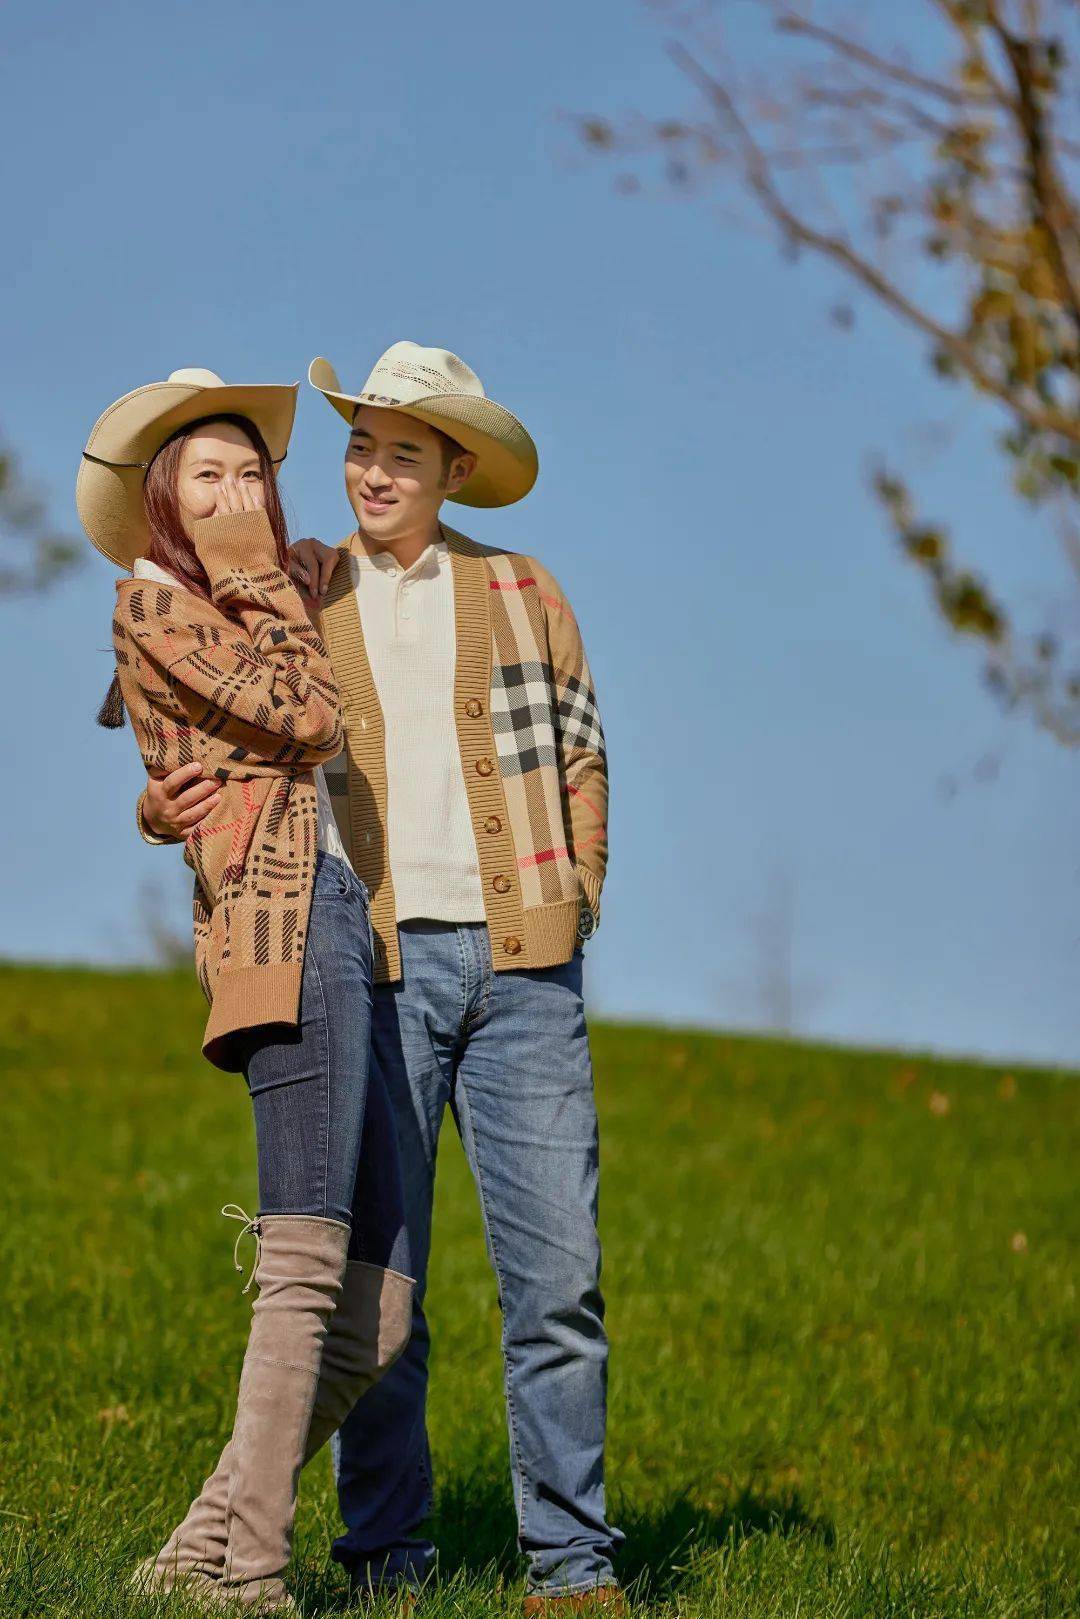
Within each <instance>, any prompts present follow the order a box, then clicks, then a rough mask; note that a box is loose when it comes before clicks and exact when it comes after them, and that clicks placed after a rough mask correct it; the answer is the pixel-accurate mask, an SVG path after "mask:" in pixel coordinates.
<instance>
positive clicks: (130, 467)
mask: <svg viewBox="0 0 1080 1619" xmlns="http://www.w3.org/2000/svg"><path fill="white" fill-rule="evenodd" d="M299 387H300V384H299V383H298V382H294V383H292V384H262V383H256V384H245V385H242V386H241V385H237V386H235V387H230V386H229V384H228V383H225V382H222V380H221V378H220V377H218V376H215V375H214V373H213V371H201V370H197V369H195V370H186V371H174V372H173V374H172V376H171V377H170V378H169V380H168V382H148V383H147V384H146V386H145V387H144V388H136V389H135V391H134V393H129V394H125V395H124V397H123V398H122V399H118V400H117V401H116V403H115V405H110V406H109V408H108V410H106V411H103V412H102V414H101V415H100V416H99V417H98V419H97V421H96V423H95V424H94V429H93V432H92V433H91V434H90V437H89V439H88V440H87V444H86V449H85V450H84V451H83V458H82V465H81V466H80V468H79V479H78V483H77V484H76V486H75V504H76V505H77V506H78V508H79V516H80V518H81V519H82V525H83V528H85V530H86V532H87V534H88V535H89V536H90V538H91V539H92V540H93V542H94V544H95V545H96V546H97V548H98V550H99V551H103V552H104V553H105V555H106V556H107V557H108V558H109V561H110V562H116V563H118V564H119V565H120V567H122V568H130V567H131V565H132V563H133V562H134V561H135V559H136V557H140V556H141V555H142V553H143V552H144V551H145V550H146V547H147V545H148V544H149V543H150V536H149V534H148V532H147V528H146V515H145V513H144V511H143V483H144V481H145V478H146V469H147V467H148V466H149V465H150V463H151V461H152V460H153V459H154V456H155V455H156V454H157V452H158V451H159V450H160V449H161V446H162V445H163V444H164V442H165V440H166V439H167V438H168V437H169V435H170V434H171V433H175V431H176V429H177V428H178V427H186V426H187V425H188V423H189V422H197V421H202V420H204V419H205V418H207V417H211V418H213V417H216V416H246V417H247V418H248V420H249V421H252V422H254V424H255V426H256V427H257V428H258V429H259V432H260V433H261V434H262V436H263V438H264V439H265V440H266V446H267V448H268V450H269V451H270V454H271V457H272V458H273V460H274V461H275V462H280V461H284V459H285V452H286V450H287V449H288V447H289V435H290V433H291V432H292V424H293V417H294V415H295V414H296V394H297V390H298V388H299Z"/></svg>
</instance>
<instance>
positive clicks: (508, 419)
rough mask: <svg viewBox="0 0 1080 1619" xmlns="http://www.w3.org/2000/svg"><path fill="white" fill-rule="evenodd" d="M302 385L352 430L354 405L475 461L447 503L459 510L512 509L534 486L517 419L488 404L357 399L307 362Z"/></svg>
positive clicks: (533, 461) (532, 449)
mask: <svg viewBox="0 0 1080 1619" xmlns="http://www.w3.org/2000/svg"><path fill="white" fill-rule="evenodd" d="M308 381H309V382H310V383H311V385H312V387H313V388H316V389H317V390H318V392H319V393H321V394H322V396H323V398H324V399H326V400H327V401H328V402H329V403H330V404H331V405H332V406H333V408H334V409H335V410H336V411H337V412H338V414H339V415H340V416H343V417H344V418H345V420H346V421H347V422H348V423H349V425H350V426H352V421H353V417H354V416H355V414H356V407H357V405H368V406H370V407H371V409H372V410H396V411H399V412H400V413H401V415H403V416H412V417H414V418H415V419H416V420H417V421H420V422H426V423H427V425H428V426H429V427H435V428H438V430H439V431H440V432H441V433H447V434H448V435H449V436H450V437H451V438H452V439H455V440H456V441H457V443H458V444H460V445H461V447H462V449H463V450H469V451H470V452H471V453H472V454H473V455H475V456H476V471H475V472H474V473H473V474H472V476H471V477H470V478H468V479H467V480H466V481H465V483H463V484H462V486H461V488H460V489H458V490H457V491H456V492H455V493H454V494H452V495H449V496H448V497H447V498H448V499H449V500H453V501H456V502H457V503H458V504H459V505H461V506H512V505H513V504H514V503H515V501H518V500H523V499H524V498H525V496H526V495H527V494H528V493H529V490H530V489H531V488H532V487H533V485H534V484H535V482H536V477H537V473H538V471H539V459H538V457H537V453H536V445H535V444H534V443H533V440H532V438H531V436H530V435H529V433H528V431H527V429H526V428H524V427H523V426H522V424H521V423H520V422H519V421H518V419H517V417H516V416H514V415H513V414H512V413H511V412H510V411H508V410H507V409H506V408H505V407H504V406H503V405H497V404H496V403H495V401H494V400H493V399H480V398H476V397H474V396H473V395H471V394H425V395H424V397H423V398H422V399H419V400H417V401H416V402H415V403H413V404H401V403H393V402H391V401H387V402H386V403H380V402H379V401H378V400H373V399H368V398H361V397H360V396H359V395H357V394H348V393H345V392H343V391H342V389H341V385H340V383H339V382H338V377H337V372H336V371H335V370H334V368H333V366H332V365H331V364H330V362H329V361H328V360H321V359H319V360H312V362H311V365H310V367H309V368H308Z"/></svg>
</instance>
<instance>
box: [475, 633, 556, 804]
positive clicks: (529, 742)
mask: <svg viewBox="0 0 1080 1619" xmlns="http://www.w3.org/2000/svg"><path fill="white" fill-rule="evenodd" d="M554 702H555V691H554V688H553V686H552V684H551V667H550V665H549V664H546V663H540V662H530V663H500V661H499V660H498V659H497V658H496V659H494V660H493V662H492V666H491V727H492V730H493V731H494V732H495V746H496V748H497V749H498V753H499V766H500V768H501V770H502V773H503V775H504V776H523V775H525V773H526V772H527V771H529V770H538V769H539V768H540V766H541V765H550V766H551V767H552V768H553V769H554V768H555V767H557V765H558V752H557V750H556V746H555V725H554V721H553V719H552V709H553V704H554Z"/></svg>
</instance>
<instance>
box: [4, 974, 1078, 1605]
mask: <svg viewBox="0 0 1080 1619" xmlns="http://www.w3.org/2000/svg"><path fill="white" fill-rule="evenodd" d="M199 1019H200V1002H199V996H198V992H197V990H196V989H195V988H194V986H193V984H192V983H191V982H189V980H188V978H187V976H186V975H184V976H182V977H179V978H177V977H172V976H168V975H156V974H145V975H142V974H99V973H92V972H83V971H48V970H44V969H33V968H19V967H7V968H0V1030H2V1031H3V1032H2V1034H0V1066H2V1067H3V1069H4V1077H3V1097H4V1102H3V1115H2V1130H3V1134H2V1146H0V1153H2V1174H0V1195H2V1197H3V1208H2V1209H0V1216H2V1218H0V1306H2V1311H3V1318H2V1319H3V1325H2V1329H0V1390H2V1396H3V1398H2V1407H3V1414H2V1427H0V1458H2V1461H0V1470H2V1471H0V1491H2V1493H0V1509H2V1511H0V1616H4V1619H6V1616H8V1615H39V1614H50V1615H52V1614H56V1615H71V1616H73V1619H74V1616H79V1619H83V1616H89V1619H96V1616H99V1615H101V1616H103V1615H122V1614H129V1613H130V1614H134V1613H144V1612H147V1611H148V1610H149V1609H154V1610H155V1611H160V1612H162V1613H166V1612H168V1613H169V1614H173V1615H176V1616H178V1619H179V1616H181V1615H184V1614H186V1613H188V1612H189V1611H191V1612H193V1611H195V1610H194V1609H191V1608H190V1606H189V1604H188V1603H187V1602H186V1601H185V1600H182V1599H174V1600H173V1601H171V1602H168V1603H157V1604H154V1603H151V1604H143V1603H139V1602H138V1601H136V1600H135V1599H133V1598H130V1597H128V1596H127V1595H126V1593H125V1591H124V1585H123V1582H124V1577H125V1574H126V1571H127V1570H128V1569H129V1567H130V1565H131V1564H132V1562H133V1561H134V1559H135V1558H136V1557H137V1556H139V1555H142V1554H144V1553H146V1552H148V1551H150V1550H151V1549H154V1548H156V1547H157V1545H158V1543H159V1542H160V1541H161V1540H162V1538H163V1537H164V1535H165V1533H166V1531H167V1530H168V1529H169V1528H170V1527H171V1526H172V1524H173V1522H174V1520H175V1519H176V1518H177V1517H178V1516H179V1514H180V1513H181V1512H182V1511H183V1510H184V1508H185V1507H186V1505H187V1502H188V1500H189V1497H190V1495H191V1493H192V1492H193V1491H194V1490H195V1489H196V1488H197V1486H198V1484H199V1483H200V1481H201V1480H202V1478H203V1476H204V1473H205V1471H206V1469H207V1468H208V1467H209V1465H210V1463H211V1462H212V1460H213V1459H214V1457H215V1456H216V1454H217V1449H218V1445H219V1443H220V1441H221V1439H222V1437H223V1435H224V1434H225V1432H226V1430H227V1426H228V1423H229V1421H230V1416H231V1402H232V1399H233V1396H234V1392H235V1385H236V1376H237V1370H238V1365H239V1359H240V1356H241V1353H242V1348H243V1342H244V1336H245V1325H246V1317H247V1313H248V1308H249V1306H248V1303H247V1301H245V1300H244V1299H242V1298H241V1296H240V1291H239V1287H240V1283H239V1279H238V1278H237V1277H236V1275H235V1273H234V1272H233V1270H232V1266H231V1257H230V1256H231V1245H232V1240H233V1228H231V1227H228V1226H227V1225H226V1222H225V1221H223V1220H221V1219H220V1218H219V1216H218V1212H217V1211H218V1209H219V1208H220V1206H221V1204H222V1203H225V1202H227V1201H230V1200H236V1201H238V1202H240V1203H243V1204H244V1205H245V1206H246V1207H249V1208H250V1207H254V1196H255V1194H254V1165H253V1149H252V1141H251V1132H250V1125H249V1117H248V1104H247V1101H246V1098H245V1095H244V1091H243V1083H242V1081H241V1080H239V1079H235V1078H233V1077H232V1076H223V1075H221V1074H218V1073H216V1072H215V1071H213V1070H211V1069H210V1068H209V1067H207V1066H206V1065H205V1064H204V1063H203V1062H202V1059H201V1058H199V1057H198V1056H197V1054H196V1055H193V1047H194V1046H195V1043H196V1042H195V1036H196V1031H197V1029H198V1027H199ZM593 1046H594V1055H595V1061H596V1069H597V1087H598V1095H599V1104H600V1112H601V1122H602V1153H603V1166H604V1181H603V1202H602V1226H603V1236H604V1244H605V1286H606V1292H607V1298H608V1307H609V1326H610V1330H611V1335H612V1340H613V1356H612V1378H611V1436H610V1449H609V1489H610V1500H611V1508H612V1515H613V1517H614V1519H615V1521H616V1522H618V1523H619V1524H620V1525H621V1527H622V1528H623V1529H624V1530H625V1531H626V1533H627V1544H626V1548H625V1553H624V1556H623V1561H622V1573H623V1576H624V1578H625V1579H626V1580H628V1581H631V1582H633V1591H634V1593H635V1596H636V1599H637V1601H638V1602H639V1603H640V1604H641V1606H642V1607H643V1608H644V1607H649V1608H652V1609H656V1610H657V1611H663V1612H665V1613H667V1614H670V1615H672V1616H674V1615H675V1614H679V1615H687V1616H696V1615H698V1614H701V1615H705V1614H716V1615H733V1616H734V1615H740V1616H741V1615H746V1616H754V1619H758V1616H765V1615H777V1616H779V1615H785V1616H787V1615H790V1616H794V1615H799V1616H810V1615H836V1616H841V1615H843V1616H848V1615H850V1616H852V1619H857V1616H864V1615H865V1616H868V1619H869V1616H873V1619H880V1616H894V1615H895V1616H897V1619H899V1616H901V1615H903V1616H908V1615H923V1614H926V1615H930V1614H934V1615H937V1614H941V1615H949V1616H952V1615H957V1616H959V1615H965V1616H969V1615H971V1616H975V1615H1001V1616H1005V1615H1009V1616H1014V1615H1015V1616H1028V1615H1032V1616H1034V1615H1056V1614H1066V1613H1073V1612H1075V1611H1076V1605H1077V1555H1076V1554H1077V1525H1076V1518H1075V1510H1076V1504H1077V1501H1078V1500H1080V1491H1078V1488H1077V1483H1078V1481H1077V1471H1078V1468H1077V1453H1078V1448H1080V1447H1078V1443H1077V1441H1078V1434H1077V1422H1076V1418H1077V1405H1078V1402H1077V1392H1078V1391H1077V1371H1076V1368H1077V1354H1076V1350H1077V1343H1076V1324H1077V1314H1076V1273H1075V1269H1074V1264H1075V1258H1076V1252H1077V1247H1076V1235H1077V1231H1076V1228H1077V1208H1076V1206H1077V1199H1076V1180H1075V1176H1076V1165H1077V1163H1078V1161H1080V1154H1078V1151H1077V1147H1078V1141H1077V1137H1078V1134H1080V1131H1078V1123H1080V1107H1078V1102H1080V1090H1078V1088H1077V1077H1076V1076H1075V1075H1071V1074H1066V1073H1049V1072H1035V1071H1030V1070H1022V1071H1021V1070H1013V1072H1012V1074H1011V1075H1010V1074H1009V1073H1008V1072H1007V1071H1006V1070H1005V1069H1003V1068H990V1067H983V1066H977V1065H974V1064H962V1063H956V1062H947V1061H937V1060H934V1061H932V1060H929V1059H921V1058H919V1059H915V1058H911V1057H897V1056H891V1055H889V1054H886V1053H874V1054H869V1053H859V1052H850V1051H841V1050H836V1049H826V1048H821V1047H818V1048H814V1047H804V1046H799V1045H795V1044H783V1043H779V1042H770V1041H764V1040H753V1039H746V1038H726V1037H723V1036H712V1035H705V1034H690V1033H683V1032H678V1031H671V1030H658V1029H650V1028H638V1029H631V1028H625V1027H623V1028H616V1027H605V1026H600V1027H598V1028H597V1029H596V1030H595V1031H594V1038H593ZM430 1311H431V1316H432V1318H433V1328H434V1337H435V1350H434V1364H433V1386H432V1412H431V1420H432V1436H433V1444H434V1449H435V1455H436V1464H437V1469H438V1478H439V1491H438V1507H437V1517H436V1520H435V1524H434V1528H435V1534H436V1537H437V1540H438V1542H439V1545H440V1548H441V1558H442V1563H441V1583H440V1585H439V1587H438V1588H437V1589H436V1590H434V1591H433V1592H431V1593H430V1594H429V1595H428V1596H427V1597H426V1598H425V1599H424V1602H423V1604H422V1607H421V1610H420V1612H421V1615H423V1616H426V1615H428V1614H431V1615H443V1614H445V1615H450V1614H451V1613H453V1614H470V1615H471V1614H477V1615H480V1614H496V1613H507V1612H511V1611H513V1609H514V1608H515V1606H516V1604H517V1601H518V1599H519V1597H520V1592H521V1583H520V1582H521V1569H520V1565H519V1562H518V1559H517V1556H516V1552H515V1549H514V1545H513V1519H512V1514H511V1510H510V1506H509V1484H508V1478H507V1468H506V1440H505V1429H504V1423H503V1411H502V1392H501V1390H502V1383H501V1371H500V1365H499V1357H498V1337H499V1328H498V1316H497V1308H496V1300H495V1291H494V1287H493V1284H492V1280H491V1277H490V1275H489V1273H488V1269H487V1264H486V1259H485V1256H484V1251H483V1243H482V1239H481V1232H480V1222H479V1217H478V1213H477V1208H476V1203H475V1198H474V1196H473V1193H472V1188H471V1184H470V1182H469V1180H468V1176H467V1172H466V1170H465V1167H464V1164H463V1160H462V1157H461V1153H460V1149H459V1148H458V1145H457V1142H456V1140H455V1138H454V1136H453V1130H452V1127H450V1126H449V1125H448V1129H447V1134H446V1135H445V1137H444V1152H443V1161H442V1164H441V1170H440V1181H439V1201H438V1211H437V1217H436V1241H435V1253H434V1258H433V1274H432V1284H431V1292H430ZM336 1522H337V1515H336V1506H335V1501H334V1496H333V1490H332V1485H331V1479H330V1471H329V1465H328V1462H327V1461H326V1460H325V1458H320V1460H319V1461H317V1462H316V1463H315V1465H314V1466H313V1468H312V1469H311V1470H310V1473H309V1474H308V1475H306V1476H305V1487H304V1491H303V1497H302V1502H301V1511H300V1521H299V1533H298V1541H297V1558H296V1566H295V1571H294V1572H295V1580H294V1587H295V1589H296V1591H297V1593H298V1595H299V1596H300V1598H301V1600H302V1601H303V1603H304V1605H305V1607H306V1608H307V1611H308V1612H312V1611H315V1610H316V1609H319V1608H323V1607H330V1608H336V1609H338V1610H342V1609H344V1607H345V1592H344V1588H343V1585H342V1581H341V1576H340V1571H339V1570H337V1569H336V1568H335V1567H334V1566H333V1565H332V1564H330V1563H329V1561H328V1557H327V1549H328V1543H329V1538H330V1536H331V1534H332V1533H333V1532H334V1530H335V1526H336Z"/></svg>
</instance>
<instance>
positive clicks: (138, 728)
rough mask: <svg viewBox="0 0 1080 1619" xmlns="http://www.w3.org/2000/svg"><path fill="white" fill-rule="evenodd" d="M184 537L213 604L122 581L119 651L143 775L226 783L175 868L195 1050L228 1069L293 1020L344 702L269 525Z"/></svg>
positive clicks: (239, 519)
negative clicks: (193, 999) (249, 1037)
mask: <svg viewBox="0 0 1080 1619" xmlns="http://www.w3.org/2000/svg"><path fill="white" fill-rule="evenodd" d="M194 530H195V547H196V550H197V552H198V555H199V557H200V560H201V561H202V563H203V566H204V567H205V568H206V571H207V574H208V575H209V578H210V585H211V592H212V596H213V600H212V601H211V602H207V601H205V600H203V599H202V598H201V597H199V596H197V595H195V594H194V593H193V592H191V591H188V590H185V589H183V588H182V587H181V586H179V585H178V586H177V587H176V588H175V589H173V588H169V587H165V586H162V585H158V584H152V583H149V582H145V581H139V580H132V579H123V580H121V581H120V582H119V583H118V585H117V605H116V612H115V615H114V619H113V648H114V652H115V656H116V668H117V674H118V676H119V680H120V688H121V691H122V693H123V697H124V703H125V706H126V708H127V711H128V715H129V717H130V719H131V723H132V726H133V728H134V731H135V736H136V740H137V741H138V744H139V749H140V752H141V754H142V758H143V763H144V764H145V766H146V768H147V770H148V771H149V772H152V773H155V774H158V773H168V772H169V771H172V770H175V769H177V768H178V767H179V766H180V765H183V764H187V763H190V762H191V761H192V760H194V759H198V760H200V761H201V762H202V765H203V771H204V774H213V775H215V776H216V777H217V779H218V781H219V783H220V792H221V799H220V802H219V804H218V805H217V807H216V808H215V809H213V810H212V811H211V812H210V814H209V815H207V817H206V818H205V820H203V821H201V822H200V823H199V825H198V826H197V827H196V828H195V830H194V831H193V832H192V834H191V835H190V837H189V838H188V839H187V842H186V843H185V845H184V859H185V861H186V862H187V864H188V865H189V866H190V867H191V868H192V870H193V872H194V874H195V879H196V880H195V888H194V900H193V922H194V934H195V964H196V971H197V973H198V977H199V982H200V984H201V985H202V988H203V991H204V993H205V994H206V997H207V999H208V1000H209V1001H210V1003H211V1018H210V1023H209V1024H208V1039H209V1043H208V1044H206V1045H204V1049H205V1050H206V1052H207V1055H208V1056H209V1057H210V1058H211V1060H212V1061H214V1062H217V1063H218V1064H219V1066H221V1067H232V1066H234V1062H233V1060H232V1054H231V1052H230V1050H229V1040H228V1037H229V1036H230V1035H231V1034H232V1033H234V1032H236V1030H238V1029H240V1028H245V1027H251V1026H253V1024H256V1023H263V1022H271V1021H272V1022H285V1023H287V1022H293V1021H295V1018H296V1015H297V1011H298V1004H297V1003H294V997H293V992H292V986H293V983H294V981H295V984H296V986H297V989H298V986H299V976H300V971H301V969H302V966H303V959H304V945H305V940H306V936H307V922H308V911H309V908H310V900H311V889H312V885H313V883H314V879H315V862H316V858H317V831H318V826H317V805H316V797H315V787H314V782H313V780H312V776H311V769H312V766H314V765H316V764H319V763H321V762H322V761H323V760H325V759H326V758H328V757H330V756H332V755H333V754H336V753H337V752H338V751H339V750H340V748H341V743H342V736H343V733H342V724H341V701H340V696H339V693H338V688H337V685H336V682H335V680H334V677H333V674H332V672H331V669H330V664H329V660H328V658H327V654H326V649H325V648H324V646H323V644H322V641H321V640H320V638H319V636H318V634H317V633H316V631H315V630H314V628H313V627H312V625H311V624H310V622H309V621H308V617H307V614H306V612H305V611H304V607H303V604H302V602H301V601H300V598H299V596H298V595H297V593H296V591H295V589H294V588H293V586H292V584H291V583H290V582H289V580H288V579H287V578H286V576H285V575H284V574H283V573H282V572H281V571H280V570H279V568H278V567H277V564H276V557H275V554H274V539H273V533H272V531H271V529H270V525H269V523H268V522H267V520H266V518H265V516H264V514H263V513H261V512H254V513H247V512H244V513H237V514H234V515H232V516H229V517H220V518H212V519H210V520H208V521H207V522H205V523H198V524H196V525H194ZM241 984H242V985H243V991H242V993H241V992H240V991H239V990H238V989H237V988H236V986H238V985H241ZM210 1036H212V1038H210Z"/></svg>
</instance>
